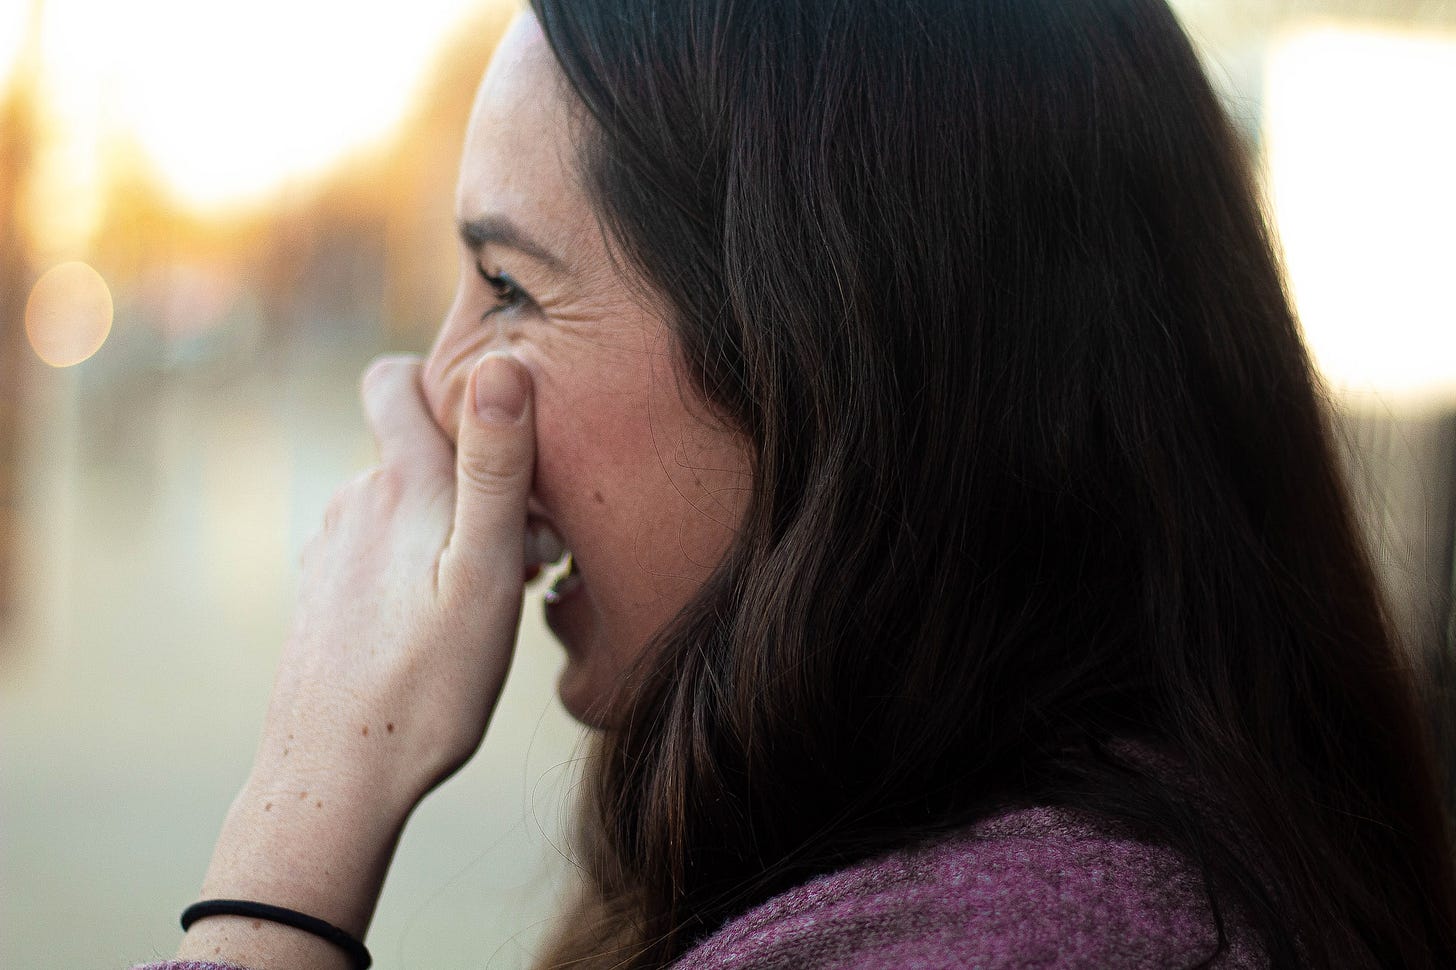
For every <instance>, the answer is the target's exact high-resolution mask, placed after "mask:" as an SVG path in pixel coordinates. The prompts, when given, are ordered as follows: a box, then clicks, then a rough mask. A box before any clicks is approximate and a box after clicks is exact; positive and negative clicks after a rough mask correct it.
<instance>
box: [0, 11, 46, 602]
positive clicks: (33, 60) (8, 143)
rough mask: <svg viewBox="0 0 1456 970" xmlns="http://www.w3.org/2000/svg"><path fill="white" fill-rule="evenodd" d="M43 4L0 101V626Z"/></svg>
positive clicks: (19, 402) (15, 480)
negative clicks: (26, 206) (27, 201)
mask: <svg viewBox="0 0 1456 970" xmlns="http://www.w3.org/2000/svg"><path fill="white" fill-rule="evenodd" d="M40 23H41V0H31V5H30V19H29V22H28V24H27V28H26V36H25V40H24V42H23V44H22V46H21V51H20V56H19V58H18V59H17V61H16V65H15V69H14V74H13V78H12V82H11V84H10V87H9V90H8V91H6V92H5V93H4V97H3V100H0V623H3V622H4V621H5V620H6V619H7V618H8V617H9V615H10V613H11V612H12V610H13V609H14V606H15V587H16V573H17V569H16V560H17V551H16V546H17V545H18V544H19V534H20V507H19V505H20V446H21V435H22V428H21V419H22V416H23V413H24V405H25V392H26V382H25V375H26V372H27V371H28V370H29V369H30V359H29V354H28V353H27V341H26V337H25V304H26V299H27V296H28V294H29V286H30V273H31V270H30V258H29V251H28V246H27V240H26V234H25V227H24V225H23V221H22V213H23V212H24V209H25V197H26V192H27V190H28V188H29V175H30V170H31V162H32V159H33V157H34V151H35V137H36V133H37V131H38V128H39V126H38V125H37V123H36V78H37V73H38V65H39V62H40Z"/></svg>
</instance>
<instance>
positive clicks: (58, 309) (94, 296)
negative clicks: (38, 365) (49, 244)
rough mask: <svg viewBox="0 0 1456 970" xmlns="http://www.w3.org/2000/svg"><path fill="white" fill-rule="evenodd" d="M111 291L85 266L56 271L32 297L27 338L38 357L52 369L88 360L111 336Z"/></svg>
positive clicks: (27, 308) (28, 306)
mask: <svg viewBox="0 0 1456 970" xmlns="http://www.w3.org/2000/svg"><path fill="white" fill-rule="evenodd" d="M111 314H112V305H111V290H110V289H109V288H108V287H107V285H106V281H105V280H103V279H102V278H101V274H100V273H98V272H96V271H95V270H94V269H92V268H91V267H90V266H87V265H86V264H85V263H79V262H72V263H62V264H61V265H59V266H56V267H54V268H52V269H51V270H50V271H49V272H47V273H46V274H45V275H44V276H42V277H41V278H40V280H39V281H38V282H37V283H36V284H35V288H34V289H32V290H31V291H30V300H29V301H28V302H27V303H26V304H25V335H26V336H27V337H29V338H30V346H31V349H33V350H34V351H35V354H36V356H37V357H39V358H40V359H41V360H43V361H45V362H46V363H47V364H50V365H51V366H52V367H70V366H72V365H74V364H79V363H81V361H83V360H86V359H87V358H88V357H90V356H91V355H92V354H94V353H96V351H98V350H100V349H101V345H102V344H104V343H105V342H106V337H107V335H108V334H110V333H111Z"/></svg>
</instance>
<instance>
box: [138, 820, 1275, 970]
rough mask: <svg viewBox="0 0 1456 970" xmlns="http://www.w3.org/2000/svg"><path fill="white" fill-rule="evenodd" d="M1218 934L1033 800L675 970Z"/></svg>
mask: <svg viewBox="0 0 1456 970" xmlns="http://www.w3.org/2000/svg"><path fill="white" fill-rule="evenodd" d="M1223 915H1224V924H1225V932H1226V934H1227V935H1228V937H1229V941H1230V947H1229V948H1228V949H1227V950H1226V951H1225V952H1224V953H1223V954H1221V955H1220V956H1219V957H1218V958H1217V959H1216V960H1215V961H1214V962H1213V963H1212V964H1211V966H1213V967H1216V968H1218V970H1253V968H1260V967H1266V966H1267V961H1266V960H1264V959H1263V957H1262V956H1261V953H1262V951H1261V950H1260V948H1259V947H1258V946H1257V945H1256V944H1255V943H1254V942H1253V940H1252V937H1251V935H1250V934H1249V932H1248V930H1247V927H1246V926H1245V924H1244V923H1243V921H1242V920H1241V919H1240V918H1239V917H1238V914H1237V912H1235V911H1231V910H1230V909H1229V908H1228V907H1227V906H1225V908H1224V914H1223ZM1216 942H1217V933H1216V930H1215V928H1214V921H1213V914H1212V912H1211V910H1210V909H1209V905H1208V900H1207V897H1206V896H1205V895H1204V892H1203V882H1202V879H1201V877H1200V875H1199V874H1198V872H1197V871H1196V870H1195V869H1194V867H1193V866H1191V865H1190V864H1189V863H1188V862H1187V861H1186V860H1184V859H1183V858H1182V857H1181V856H1179V855H1178V854H1176V853H1175V852H1173V851H1172V850H1170V849H1168V848H1166V847H1163V846H1160V845H1156V844H1151V843H1148V842H1145V841H1142V840H1140V839H1138V838H1136V837H1134V836H1133V835H1131V834H1130V833H1129V832H1128V831H1127V830H1126V829H1125V828H1123V827H1122V826H1120V825H1117V824H1115V823H1109V822H1105V821H1102V820H1099V819H1095V818H1094V817H1092V816H1088V815H1085V814H1083V813H1079V812H1076V811H1073V810H1068V809H1058V808H1028V809H1020V810H1017V811H1012V812H1008V813H1005V814H1002V815H997V816H994V817H992V818H989V819H986V820H984V821H982V822H980V823H978V824H976V825H974V826H971V827H970V828H968V829H966V830H964V831H961V832H958V833H956V834H954V835H952V836H949V837H945V838H942V839H940V840H937V841H934V842H930V843H927V844H924V845H921V846H919V847H916V848H912V849H906V850H902V851H899V852H894V853H890V854H889V855H885V856H882V857H880V858H878V859H875V860H872V861H869V862H865V863H862V864H859V865H855V866H851V867H849V868H846V869H843V870H840V871H838V872H834V873H831V874H829V875H826V876H822V877H820V878H818V879H815V880H812V881H811V882H808V883H805V884H804V885H802V886H799V887H797V888H795V889H792V890H789V891H788V892H786V893H784V894H782V895H780V896H776V897H775V898H773V899H771V900H769V901H768V902H766V903H764V904H762V905H761V906H758V907H756V908H754V909H752V910H750V911H749V912H747V913H745V914H743V915H742V916H740V917H738V918H737V919H734V920H732V921H731V922H729V923H728V924H727V925H725V926H724V927H722V928H721V929H720V930H718V932H716V933H714V934H712V935H711V936H709V937H707V938H706V939H704V940H703V941H702V942H701V943H699V944H698V945H697V946H696V947H694V948H693V949H692V950H691V951H690V952H689V953H688V954H687V955H686V956H684V957H683V958H682V959H681V960H680V961H678V963H677V964H676V965H675V967H674V970H730V968H731V970H749V968H752V970H780V968H782V970H790V968H792V970H941V968H946V970H949V968H974V970H1010V968H1017V970H1031V968H1057V970H1072V968H1078V970H1081V968H1085V970H1145V968H1147V970H1151V968H1158V970H1167V968H1176V967H1192V966H1196V965H1198V964H1199V963H1200V962H1201V961H1203V960H1204V959H1207V958H1208V957H1210V956H1212V955H1213V952H1214V950H1215V948H1216ZM133 970H240V968H237V967H234V966H232V965H228V964H213V963H187V962H172V963H151V964H145V965H139V966H138V967H135V968H133ZM241 970H246V968H241Z"/></svg>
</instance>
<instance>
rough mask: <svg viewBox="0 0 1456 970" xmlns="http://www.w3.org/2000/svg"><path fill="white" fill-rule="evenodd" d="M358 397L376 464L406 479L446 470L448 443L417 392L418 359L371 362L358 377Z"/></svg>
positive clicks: (390, 358) (403, 357) (406, 356)
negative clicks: (397, 471)
mask: <svg viewBox="0 0 1456 970" xmlns="http://www.w3.org/2000/svg"><path fill="white" fill-rule="evenodd" d="M359 395H360V398H361V399H362V400H363V402H364V416H365V418H366V420H367V421H368V422H369V431H370V433H371V434H372V435H373V436H374V447H375V448H376V449H377V450H378V452H379V461H380V463H381V464H384V465H394V466H396V467H398V468H401V469H403V470H405V471H406V472H410V473H412V472H414V471H417V470H420V469H424V470H426V471H435V472H439V471H440V469H441V466H443V467H444V468H448V467H449V463H450V445H449V442H448V441H447V440H446V439H445V437H444V435H443V434H442V433H441V432H440V429H439V428H438V427H437V426H436V425H435V419H434V418H433V417H432V416H431V414H430V410H429V406H428V405H427V404H426V402H425V398H424V393H423V392H422V390H421V388H420V359H419V357H417V356H415V355H413V354H395V355H391V356H387V357H378V358H376V359H375V360H374V362H373V363H372V364H370V365H369V367H368V368H367V369H366V370H365V371H364V376H363V378H362V379H361V380H360V382H359Z"/></svg>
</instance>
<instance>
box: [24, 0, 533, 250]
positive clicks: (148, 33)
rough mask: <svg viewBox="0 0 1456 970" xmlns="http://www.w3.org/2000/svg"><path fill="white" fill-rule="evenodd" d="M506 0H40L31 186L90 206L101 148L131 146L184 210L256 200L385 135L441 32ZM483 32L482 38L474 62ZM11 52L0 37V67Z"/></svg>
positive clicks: (103, 168)
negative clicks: (38, 184)
mask: <svg viewBox="0 0 1456 970" xmlns="http://www.w3.org/2000/svg"><path fill="white" fill-rule="evenodd" d="M0 5H3V6H4V8H5V13H4V15H3V16H0V24H8V23H9V22H10V21H12V20H13V21H15V22H16V23H17V24H18V25H19V24H23V22H24V17H23V16H22V15H21V14H18V13H16V11H15V8H17V7H18V8H20V9H21V10H24V9H25V8H27V7H28V6H29V0H0ZM510 6H514V5H513V4H510V3H508V2H507V0H473V2H469V0H468V2H464V3H462V2H461V0H412V2H411V3H408V4H357V3H344V2H341V0H254V2H252V3H248V4H215V3H198V2H196V0H129V2H127V3H97V2H95V0H46V2H45V4H44V6H43V8H42V9H43V19H42V21H41V25H42V30H41V52H40V58H39V62H40V71H41V91H42V98H43V105H44V108H45V111H46V114H47V115H48V117H49V119H50V123H51V127H52V130H53V138H54V140H55V142H56V144H55V145H53V146H51V148H50V149H49V150H48V152H47V155H46V158H45V160H44V162H45V164H44V165H43V166H42V171H43V172H45V173H46V176H47V178H48V179H49V180H51V181H53V182H56V183H58V184H56V185H48V186H43V187H42V194H43V196H44V197H45V198H46V199H48V200H50V199H70V200H75V204H76V205H77V206H79V208H80V209H82V210H85V209H87V207H90V208H93V209H94V207H95V200H96V199H97V198H98V191H99V190H98V188H97V185H98V182H100V181H102V180H104V178H105V177H106V176H107V174H108V172H107V165H108V156H109V155H111V154H114V153H118V152H119V153H125V152H128V151H131V152H138V151H139V152H140V154H141V156H142V157H143V158H145V159H147V160H148V161H149V162H150V163H151V165H153V166H154V167H155V168H156V170H157V171H158V172H159V173H160V174H161V175H162V177H163V179H164V181H165V182H166V183H167V184H168V185H169V186H170V188H171V189H172V190H173V191H174V192H175V194H176V195H177V196H178V198H179V199H180V200H181V201H182V202H183V203H185V204H187V205H188V206H190V207H192V208H194V209H201V210H216V209H227V208H234V207H238V206H249V205H252V204H255V203H257V202H260V201H263V200H265V199H266V198H267V197H268V196H269V195H270V194H271V193H273V192H276V191H277V190H278V189H279V188H280V187H282V186H284V185H287V184H288V183H290V182H292V181H296V180H299V179H308V178H311V177H313V176H316V175H318V174H320V173H322V172H324V171H326V170H327V169H329V168H330V167H331V166H334V165H336V164H338V163H339V161H340V160H341V159H343V158H345V157H347V156H348V155H349V154H351V153H354V152H357V151H359V150H361V149H365V148H368V147H369V146H370V145H372V144H374V143H377V142H379V141H381V140H382V139H384V138H386V137H387V136H388V134H389V133H390V132H391V130H392V129H393V128H394V126H395V125H397V124H398V123H399V121H400V120H401V119H402V118H403V117H404V116H405V114H406V113H407V112H408V110H409V109H410V107H411V104H412V101H413V99H414V98H415V97H416V95H417V91H418V88H419V85H420V84H421V82H422V81H423V80H424V77H425V75H426V72H427V71H428V67H429V65H430V63H431V61H432V58H433V57H434V55H435V54H436V53H437V52H438V51H439V49H440V47H441V45H442V44H443V42H444V39H445V38H446V37H447V36H448V34H449V32H450V30H451V29H452V28H454V27H456V26H457V25H459V24H460V23H462V22H463V21H464V20H465V18H467V17H468V16H471V15H473V14H475V13H478V12H479V11H480V10H481V8H482V7H486V8H494V7H510ZM492 40H493V38H483V39H482V50H481V64H482V66H483V65H484V63H485V61H486V58H487V56H488V55H489V49H488V45H489V43H490V42H491V41H492ZM3 46H4V45H0V47H3ZM13 59H14V52H13V51H7V50H4V49H0V76H3V75H4V74H5V73H6V72H7V71H8V70H9V64H7V63H6V62H7V61H13ZM47 218H48V219H59V220H62V221H63V222H64V221H66V220H67V219H68V218H70V219H71V220H72V221H76V222H80V223H85V222H87V221H88V219H90V215H89V214H88V213H87V212H85V211H82V212H80V213H79V214H77V215H72V216H69V217H68V214H67V213H65V212H56V211H54V210H53V209H52V210H50V211H48V213H47Z"/></svg>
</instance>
